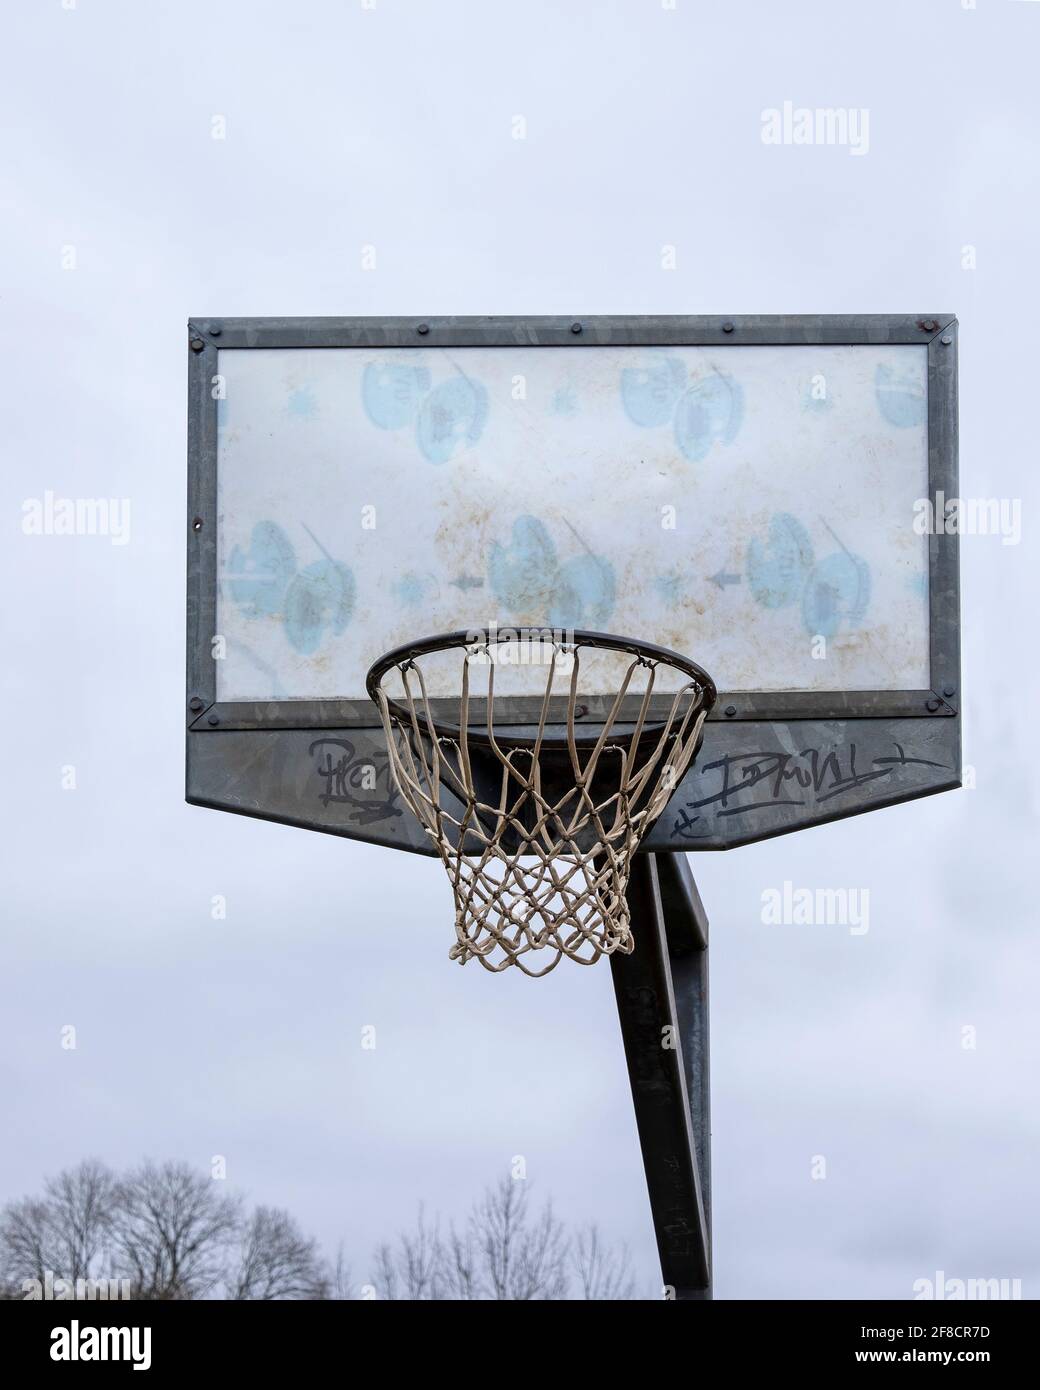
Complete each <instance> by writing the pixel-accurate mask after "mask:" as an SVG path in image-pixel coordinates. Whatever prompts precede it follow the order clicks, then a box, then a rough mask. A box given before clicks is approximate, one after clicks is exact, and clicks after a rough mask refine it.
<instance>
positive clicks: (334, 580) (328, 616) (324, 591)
mask: <svg viewBox="0 0 1040 1390" xmlns="http://www.w3.org/2000/svg"><path fill="white" fill-rule="evenodd" d="M355 587H356V586H355V584H354V576H353V574H352V572H351V570H350V569H349V567H348V566H347V565H342V564H339V563H338V561H336V560H331V559H328V558H326V557H324V556H323V557H322V559H320V560H315V561H314V563H313V564H311V565H308V566H307V568H306V569H303V570H301V571H300V573H299V574H298V575H297V576H296V577H295V579H293V581H292V583H291V584H290V585H289V588H288V590H287V592H286V595H285V635H286V637H288V639H289V641H290V642H291V643H292V645H293V646H294V647H295V648H296V650H297V651H298V652H302V653H303V654H304V655H305V656H310V655H312V654H313V653H314V652H316V651H317V650H318V648H319V647H320V646H321V644H322V642H323V641H324V640H325V634H326V631H329V632H331V633H332V634H333V635H334V636H337V637H338V636H340V635H341V634H342V633H343V632H344V631H345V630H346V628H347V624H348V623H349V622H350V620H351V618H352V617H353V616H354V600H355Z"/></svg>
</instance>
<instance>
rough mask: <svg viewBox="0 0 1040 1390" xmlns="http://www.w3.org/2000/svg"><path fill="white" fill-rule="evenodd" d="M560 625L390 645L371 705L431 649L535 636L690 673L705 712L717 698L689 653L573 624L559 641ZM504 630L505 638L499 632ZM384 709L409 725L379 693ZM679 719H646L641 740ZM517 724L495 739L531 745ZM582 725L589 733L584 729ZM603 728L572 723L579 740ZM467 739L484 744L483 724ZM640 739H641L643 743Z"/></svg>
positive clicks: (375, 670)
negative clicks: (393, 676)
mask: <svg viewBox="0 0 1040 1390" xmlns="http://www.w3.org/2000/svg"><path fill="white" fill-rule="evenodd" d="M557 632H558V629H553V628H551V627H503V628H501V629H498V628H496V629H495V630H494V633H492V631H491V629H489V628H467V629H464V630H457V631H455V632H441V633H436V634H435V635H434V636H432V637H421V638H418V639H417V640H416V641H414V642H405V643H404V644H403V645H401V646H399V647H394V648H393V649H392V650H391V651H388V652H384V653H383V655H382V656H381V657H379V658H378V659H377V660H376V661H374V662H373V663H372V665H371V666H370V667H369V669H368V675H367V676H366V677H365V688H366V690H367V691H368V694H369V698H370V699H371V700H372V702H373V704H375V705H377V706H378V704H379V692H380V687H381V685H382V681H383V677H384V676H385V675H386V674H387V673H388V672H389V671H391V670H393V669H394V668H395V667H398V668H399V667H402V666H405V665H407V664H409V663H411V662H414V661H415V659H416V658H417V657H421V656H428V655H430V653H432V652H437V651H449V650H450V649H451V648H452V647H473V646H478V647H479V646H480V645H481V644H484V645H495V644H498V643H501V642H507V641H513V640H517V641H531V640H534V639H536V638H537V639H539V640H542V641H552V642H554V643H555V644H556V645H557V646H560V647H563V648H568V649H571V650H574V651H577V650H578V649H579V648H580V647H598V648H602V649H606V650H609V651H617V652H627V653H628V654H629V655H630V656H635V657H638V658H639V659H640V660H642V661H644V662H646V663H647V664H653V665H655V666H656V665H667V666H671V667H672V668H673V669H675V670H677V671H681V672H682V673H683V674H684V675H687V676H689V677H690V679H691V680H693V681H694V682H695V683H696V684H697V685H698V686H699V687H700V689H701V701H702V708H703V709H704V710H705V712H708V711H709V710H710V709H711V707H712V706H713V705H714V703H715V701H716V700H717V699H718V691H717V689H716V688H715V682H714V681H713V680H712V678H711V676H709V675H708V673H707V671H705V669H704V667H703V666H699V665H698V664H697V662H696V661H691V660H690V658H689V657H686V656H683V655H682V654H681V653H680V652H675V651H672V650H671V649H670V648H668V647H658V646H656V645H655V644H654V643H653V642H641V641H639V640H638V639H637V638H634V637H616V636H614V634H613V633H609V632H591V631H588V630H587V629H584V628H573V629H570V630H569V640H567V641H565V642H561V641H560V640H559V639H558V637H557V636H556V633H557ZM503 633H505V634H508V636H503V635H502V634H503ZM383 698H384V699H385V700H386V704H387V708H388V709H389V710H390V712H391V713H392V714H393V716H394V718H395V719H396V720H397V721H398V722H399V723H400V724H401V726H402V727H405V728H407V727H408V726H409V725H410V724H411V721H412V715H411V713H410V712H409V710H408V709H407V708H406V707H405V706H404V705H402V704H401V703H400V701H398V700H392V699H391V698H390V696H389V695H386V694H385V692H384V694H383ZM417 719H418V723H419V725H420V727H421V729H422V730H423V732H424V733H426V734H427V735H430V736H436V737H445V736H448V737H451V736H458V735H459V734H460V733H461V730H460V729H459V727H458V726H457V725H456V724H448V723H444V724H442V723H440V722H438V723H437V724H436V726H435V727H434V728H433V729H431V728H430V727H429V725H428V723H427V720H426V716H425V714H424V713H422V712H419V711H417ZM677 722H680V716H678V715H676V716H675V717H674V718H673V719H671V720H663V719H658V720H656V721H648V722H647V723H646V724H644V726H643V734H642V738H645V737H647V736H648V735H654V736H657V735H659V734H660V732H661V730H662V729H664V728H666V727H668V726H669V725H670V724H673V723H677ZM514 727H516V726H515V725H508V724H505V725H502V726H501V727H496V730H495V737H496V739H497V740H498V741H499V742H500V743H503V744H507V745H511V746H516V747H518V748H522V747H524V746H530V745H531V744H533V743H534V741H535V739H534V737H533V736H532V735H530V734H511V733H509V732H508V731H509V729H510V728H514ZM585 729H587V730H588V733H587V734H586V733H585ZM600 729H601V726H600V725H597V724H596V723H595V721H590V723H589V724H588V725H586V726H584V728H579V727H575V729H574V734H575V737H576V738H580V741H584V740H585V739H586V738H598V737H599V732H600ZM466 734H467V738H468V739H469V740H471V741H475V742H477V743H481V742H487V734H486V733H483V732H482V726H480V725H476V726H474V725H471V726H469V727H468V728H467V731H466ZM616 737H617V741H619V742H621V741H623V740H624V738H625V734H623V733H618V735H617V736H616ZM642 738H641V740H640V741H642ZM566 742H567V739H566V738H565V737H560V738H554V737H551V736H550V737H546V736H544V735H543V737H542V744H543V746H546V745H547V746H549V747H552V746H553V745H555V744H561V745H563V744H566Z"/></svg>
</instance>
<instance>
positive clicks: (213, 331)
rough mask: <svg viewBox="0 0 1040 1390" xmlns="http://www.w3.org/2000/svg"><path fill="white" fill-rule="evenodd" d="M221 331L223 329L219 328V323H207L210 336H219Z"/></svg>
mask: <svg viewBox="0 0 1040 1390" xmlns="http://www.w3.org/2000/svg"><path fill="white" fill-rule="evenodd" d="M222 332H223V329H222V328H221V326H220V324H219V323H211V324H210V325H209V333H210V337H211V338H219V337H220V335H221V333H222Z"/></svg>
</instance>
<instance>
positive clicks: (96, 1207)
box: [44, 1159, 116, 1280]
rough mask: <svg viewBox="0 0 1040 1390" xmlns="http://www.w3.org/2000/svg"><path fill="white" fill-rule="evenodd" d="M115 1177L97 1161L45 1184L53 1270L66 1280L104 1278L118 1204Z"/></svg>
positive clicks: (87, 1160)
mask: <svg viewBox="0 0 1040 1390" xmlns="http://www.w3.org/2000/svg"><path fill="white" fill-rule="evenodd" d="M115 1186H116V1180H115V1176H114V1175H113V1173H112V1172H111V1170H110V1169H108V1168H106V1167H105V1165H104V1164H103V1163H99V1162H98V1161H97V1160H96V1159H86V1160H85V1161H84V1162H83V1163H80V1164H79V1165H78V1167H76V1168H67V1169H66V1170H65V1171H64V1172H62V1173H59V1174H58V1176H57V1177H56V1178H48V1179H47V1181H46V1183H45V1184H44V1193H45V1196H46V1206H47V1208H48V1211H49V1221H50V1228H51V1240H52V1249H51V1258H52V1259H53V1260H54V1261H55V1263H54V1264H53V1265H52V1266H51V1268H52V1269H53V1270H54V1272H55V1273H60V1274H61V1275H62V1277H63V1278H65V1279H71V1280H76V1279H91V1278H94V1277H95V1276H97V1275H99V1274H101V1273H102V1272H103V1271H102V1270H101V1269H100V1268H99V1260H100V1259H101V1258H102V1256H103V1254H104V1251H105V1248H106V1246H107V1243H108V1236H109V1231H110V1229H111V1224H112V1215H113V1203H114V1200H115Z"/></svg>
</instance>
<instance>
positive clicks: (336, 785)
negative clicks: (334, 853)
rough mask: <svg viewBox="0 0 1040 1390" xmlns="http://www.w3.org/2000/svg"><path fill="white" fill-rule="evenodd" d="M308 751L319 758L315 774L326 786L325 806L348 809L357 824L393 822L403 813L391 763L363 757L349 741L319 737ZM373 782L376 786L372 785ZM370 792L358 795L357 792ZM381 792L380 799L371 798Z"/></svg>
mask: <svg viewBox="0 0 1040 1390" xmlns="http://www.w3.org/2000/svg"><path fill="white" fill-rule="evenodd" d="M309 752H310V753H311V754H312V756H315V757H316V758H317V764H316V767H315V771H316V772H317V774H318V776H319V778H320V779H321V780H322V782H323V783H324V788H325V789H324V791H322V792H321V793H320V795H319V797H318V799H319V801H320V802H321V804H322V805H323V806H329V805H336V806H349V807H351V808H352V811H353V814H352V815H350V816H349V819H350V820H352V821H353V822H354V823H355V824H357V825H371V824H372V823H373V822H374V821H381V820H390V818H391V817H392V816H400V815H402V814H403V812H402V810H401V808H400V806H398V804H397V800H398V791H397V788H396V787H395V786H394V784H393V780H392V778H391V776H390V760H389V758H388V757H387V755H386V754H385V753H384V754H382V756H381V757H372V756H371V755H369V756H367V757H362V756H361V755H360V754H359V753H358V752H357V749H356V748H355V747H354V745H353V744H352V743H351V742H350V740H349V739H345V738H319V739H315V741H314V742H313V743H312V744H311V746H310V749H309ZM373 779H374V782H375V786H374V787H373V786H370V785H369V783H370V782H371V781H372V780H373ZM359 792H361V793H367V794H365V795H356V793H359ZM373 792H381V793H382V795H381V796H376V795H372V793H373Z"/></svg>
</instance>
